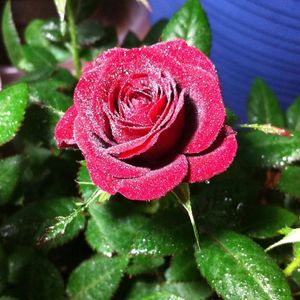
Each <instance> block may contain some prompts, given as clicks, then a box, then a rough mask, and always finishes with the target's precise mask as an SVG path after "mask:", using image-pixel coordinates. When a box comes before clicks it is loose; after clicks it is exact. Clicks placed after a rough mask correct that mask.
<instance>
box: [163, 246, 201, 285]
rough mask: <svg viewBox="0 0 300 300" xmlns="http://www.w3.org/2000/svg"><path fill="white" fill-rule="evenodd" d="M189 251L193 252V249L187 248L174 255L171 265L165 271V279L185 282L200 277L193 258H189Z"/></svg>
mask: <svg viewBox="0 0 300 300" xmlns="http://www.w3.org/2000/svg"><path fill="white" fill-rule="evenodd" d="M191 253H193V249H192V248H189V249H187V250H185V251H182V252H179V253H176V254H175V255H174V257H173V258H172V262H171V266H170V267H169V268H168V269H167V271H166V273H165V277H166V279H167V281H169V282H178V281H181V282H187V281H195V280H198V279H199V278H200V276H199V272H198V269H197V265H196V262H195V260H194V259H191Z"/></svg>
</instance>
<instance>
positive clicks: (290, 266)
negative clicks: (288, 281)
mask: <svg viewBox="0 0 300 300" xmlns="http://www.w3.org/2000/svg"><path fill="white" fill-rule="evenodd" d="M299 266H300V258H295V259H294V260H293V261H292V262H291V263H289V264H288V265H287V267H286V268H285V269H284V271H283V273H284V275H285V276H286V277H289V276H291V275H292V273H293V272H294V271H295V270H296V269H297V268H298V267H299Z"/></svg>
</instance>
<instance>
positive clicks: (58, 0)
mask: <svg viewBox="0 0 300 300" xmlns="http://www.w3.org/2000/svg"><path fill="white" fill-rule="evenodd" d="M54 3H55V5H56V9H57V12H58V14H59V18H60V20H61V21H63V20H64V19H65V12H66V5H67V0H54Z"/></svg>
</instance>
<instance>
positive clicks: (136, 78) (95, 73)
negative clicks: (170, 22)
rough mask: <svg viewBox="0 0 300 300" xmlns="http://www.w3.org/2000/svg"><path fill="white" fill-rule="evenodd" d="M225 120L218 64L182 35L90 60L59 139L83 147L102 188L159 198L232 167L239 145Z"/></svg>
mask: <svg viewBox="0 0 300 300" xmlns="http://www.w3.org/2000/svg"><path fill="white" fill-rule="evenodd" d="M224 121H225V108H224V105H223V102H222V97H221V92H220V87H219V80H218V76H217V73H216V71H215V68H214V66H213V64H212V63H211V61H210V60H209V59H208V58H207V57H206V56H205V55H204V54H203V53H201V52H200V51H199V50H198V49H196V48H194V47H191V46H188V45H187V44H186V42H185V41H184V40H180V39H178V40H173V41H168V42H163V43H158V44H155V45H153V46H149V47H142V48H135V49H122V48H114V49H111V50H109V51H106V52H104V53H103V54H101V55H99V56H98V57H97V59H96V60H95V61H94V62H92V63H89V64H88V65H87V66H86V68H85V69H84V71H83V74H82V75H81V78H80V80H79V82H78V85H77V87H76V89H75V94H74V105H73V106H71V107H70V108H69V109H68V111H67V112H66V113H65V114H64V116H63V117H62V119H61V120H60V121H59V122H58V124H57V126H56V129H55V138H56V140H57V143H58V146H59V147H61V148H63V147H78V148H79V149H80V150H81V152H82V154H83V156H84V157H85V160H86V163H87V168H88V170H89V173H90V176H91V179H92V181H93V182H94V183H95V184H96V185H97V186H98V187H100V188H101V189H102V190H104V191H106V192H108V193H110V194H115V193H117V192H119V193H121V194H122V195H124V196H125V197H127V198H128V199H132V200H152V199H157V198H160V197H161V196H163V195H165V194H166V193H167V192H169V191H170V190H172V189H173V188H174V187H176V186H177V185H178V184H179V183H181V182H183V181H184V182H189V183H192V182H199V181H204V180H207V179H210V178H211V177H213V176H214V175H216V174H219V173H221V172H223V171H225V170H226V169H227V168H228V166H229V165H230V164H231V163H232V161H233V158H234V156H235V153H236V149H237V142H236V138H235V132H234V131H233V130H232V129H231V128H230V127H229V126H226V125H225V124H224Z"/></svg>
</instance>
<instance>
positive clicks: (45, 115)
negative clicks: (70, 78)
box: [19, 104, 60, 151]
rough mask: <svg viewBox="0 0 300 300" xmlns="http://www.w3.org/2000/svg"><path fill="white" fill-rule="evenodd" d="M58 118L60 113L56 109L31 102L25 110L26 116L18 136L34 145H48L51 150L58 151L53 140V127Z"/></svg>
mask: <svg viewBox="0 0 300 300" xmlns="http://www.w3.org/2000/svg"><path fill="white" fill-rule="evenodd" d="M59 119H60V115H59V114H58V113H57V111H55V110H53V109H51V108H49V107H48V106H41V105H40V104H32V105H30V106H29V107H28V109H27V111H26V118H25V121H24V125H23V126H22V128H21V130H20V134H19V136H20V137H21V138H22V139H23V140H24V141H26V142H30V143H32V144H34V145H36V146H43V147H49V146H50V148H51V147H52V151H54V150H56V151H58V150H57V146H56V142H55V140H54V128H55V126H56V124H57V122H58V121H59ZM37 128H38V129H39V130H37Z"/></svg>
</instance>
